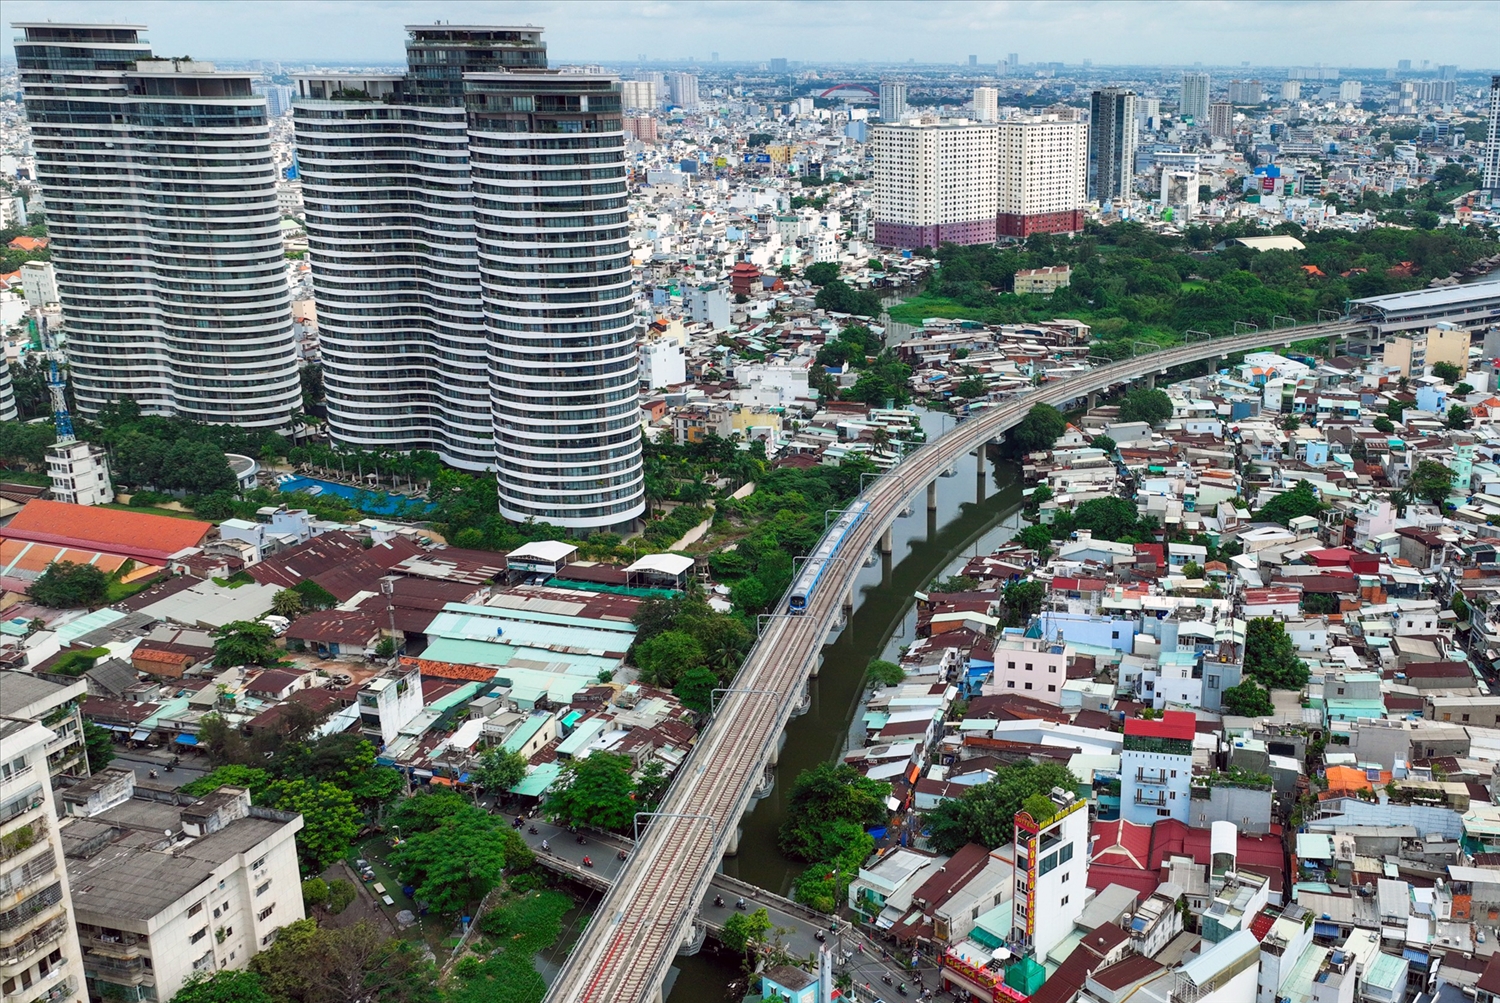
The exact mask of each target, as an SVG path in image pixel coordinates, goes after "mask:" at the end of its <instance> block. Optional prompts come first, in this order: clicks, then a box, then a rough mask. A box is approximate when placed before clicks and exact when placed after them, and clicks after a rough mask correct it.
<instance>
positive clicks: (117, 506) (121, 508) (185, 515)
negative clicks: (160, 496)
mask: <svg viewBox="0 0 1500 1003" xmlns="http://www.w3.org/2000/svg"><path fill="white" fill-rule="evenodd" d="M99 508H112V509H114V510H115V511H117V512H146V513H149V514H150V515H164V516H168V517H169V518H172V519H192V520H194V521H195V522H208V521H209V520H207V519H199V518H198V517H197V516H196V515H194V514H193V513H191V512H178V511H177V510H176V509H170V508H157V507H156V506H154V505H147V506H139V505H137V506H134V507H132V506H130V505H122V504H121V503H120V502H110V503H109V504H108V505H100V506H99Z"/></svg>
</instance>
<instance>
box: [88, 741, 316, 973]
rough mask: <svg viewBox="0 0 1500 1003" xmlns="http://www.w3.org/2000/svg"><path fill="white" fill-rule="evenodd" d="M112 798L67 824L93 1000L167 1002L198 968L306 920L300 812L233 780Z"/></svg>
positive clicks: (265, 942)
mask: <svg viewBox="0 0 1500 1003" xmlns="http://www.w3.org/2000/svg"><path fill="white" fill-rule="evenodd" d="M116 775H118V776H120V777H121V778H122V779H123V780H125V782H126V783H127V785H129V786H130V787H132V788H133V786H134V776H133V775H132V774H129V773H128V772H127V771H124V770H106V771H103V772H102V773H101V774H100V776H99V777H98V778H96V779H98V780H100V781H105V780H107V779H109V778H111V777H112V776H116ZM115 800H116V799H115V798H113V797H111V798H108V799H105V800H104V801H103V804H113V806H112V807H103V804H101V805H100V807H102V808H103V810H101V811H98V812H97V813H95V814H92V815H84V816H81V817H80V816H77V815H75V816H73V817H70V818H69V819H68V820H67V821H65V822H64V823H63V824H62V826H61V827H60V828H61V833H62V842H63V845H64V846H65V847H66V848H67V854H68V862H67V867H68V880H69V882H70V883H71V886H72V892H73V913H74V919H75V921H76V922H77V925H78V943H79V945H80V947H82V949H83V950H84V951H85V952H86V953H85V954H84V955H83V969H84V972H85V975H86V978H87V980H88V985H89V989H90V990H91V993H90V996H91V997H93V998H95V999H99V998H102V999H130V1000H169V999H171V998H172V997H173V996H175V995H176V994H177V992H178V990H180V989H181V988H182V986H183V984H184V983H185V982H187V981H188V979H190V978H192V977H193V976H194V975H197V974H199V973H212V972H216V971H222V970H225V969H241V968H245V967H246V966H248V965H249V964H250V959H251V958H253V957H254V956H255V955H256V954H258V953H259V952H261V951H263V950H265V949H266V948H267V947H269V946H270V945H271V943H272V941H274V940H275V939H276V931H277V930H278V929H280V928H281V927H283V926H286V925H287V924H288V923H294V922H296V921H297V920H300V919H302V918H303V916H304V913H303V909H302V881H301V875H300V874H299V872H298V868H297V845H296V840H295V836H296V833H297V832H298V831H299V830H301V828H302V816H301V815H296V814H291V813H288V812H281V811H272V810H271V809H269V808H259V807H252V806H251V804H250V792H249V791H246V790H241V789H239V788H235V787H221V788H220V789H219V790H217V791H215V792H214V793H212V794H208V795H205V796H204V797H202V798H200V799H198V800H196V801H192V800H189V801H188V803H187V804H175V803H172V802H170V801H158V800H156V799H154V798H127V799H125V800H124V801H123V802H120V803H115ZM71 806H73V805H72V802H71V800H70V807H71Z"/></svg>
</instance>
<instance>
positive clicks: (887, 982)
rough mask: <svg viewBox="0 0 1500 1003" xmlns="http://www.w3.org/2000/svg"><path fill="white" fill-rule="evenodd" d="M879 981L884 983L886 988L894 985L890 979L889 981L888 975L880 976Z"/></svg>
mask: <svg viewBox="0 0 1500 1003" xmlns="http://www.w3.org/2000/svg"><path fill="white" fill-rule="evenodd" d="M880 981H881V982H884V983H885V984H886V985H888V986H889V985H893V984H894V983H893V981H892V979H891V977H890V976H889V975H882V976H881V977H880Z"/></svg>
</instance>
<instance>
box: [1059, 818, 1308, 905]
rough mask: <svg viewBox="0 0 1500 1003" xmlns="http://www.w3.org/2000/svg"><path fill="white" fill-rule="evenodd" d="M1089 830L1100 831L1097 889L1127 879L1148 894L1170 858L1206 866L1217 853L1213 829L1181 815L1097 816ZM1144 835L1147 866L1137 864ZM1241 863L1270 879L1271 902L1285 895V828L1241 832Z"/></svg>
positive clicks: (1091, 877) (1093, 879)
mask: <svg viewBox="0 0 1500 1003" xmlns="http://www.w3.org/2000/svg"><path fill="white" fill-rule="evenodd" d="M1117 827H1118V828H1117ZM1090 833H1091V834H1092V835H1097V836H1099V839H1098V841H1097V842H1096V843H1095V844H1094V850H1093V855H1092V856H1091V857H1090V858H1089V871H1088V886H1089V887H1090V888H1093V889H1094V890H1096V891H1099V890H1103V889H1104V888H1107V887H1109V886H1110V885H1112V884H1115V885H1124V886H1125V887H1127V888H1130V889H1133V890H1135V891H1137V892H1139V893H1140V895H1141V897H1142V898H1143V899H1144V898H1145V897H1147V896H1149V895H1150V894H1151V893H1152V892H1153V891H1155V890H1156V886H1157V885H1159V884H1161V882H1162V881H1163V880H1164V879H1165V877H1166V874H1165V872H1164V871H1163V866H1164V865H1165V863H1166V862H1167V860H1168V859H1169V858H1171V857H1174V856H1175V857H1191V858H1192V859H1193V861H1194V862H1195V863H1197V864H1198V865H1199V866H1202V867H1207V866H1208V865H1209V864H1210V863H1211V862H1212V859H1213V853H1212V850H1211V848H1210V842H1209V841H1210V837H1211V833H1210V831H1209V830H1208V829H1195V828H1192V827H1191V826H1188V825H1185V824H1184V823H1182V822H1179V821H1177V820H1176V819H1163V820H1162V821H1160V822H1157V823H1156V824H1155V825H1135V824H1133V823H1130V822H1095V823H1094V824H1093V826H1092V828H1091V829H1090ZM1143 839H1144V840H1145V841H1146V842H1147V843H1148V844H1149V850H1147V856H1146V859H1145V862H1144V863H1145V866H1144V867H1138V866H1136V862H1137V861H1139V860H1141V844H1142V840H1143ZM1236 867H1237V868H1238V869H1239V870H1242V871H1251V872H1253V873H1255V874H1260V875H1263V876H1264V877H1266V878H1267V879H1268V881H1269V883H1270V902H1271V904H1272V905H1280V904H1282V903H1283V902H1284V901H1285V900H1284V898H1283V893H1284V891H1285V889H1286V855H1285V851H1284V849H1283V847H1282V845H1281V834H1280V832H1278V831H1276V830H1275V829H1273V830H1272V832H1271V834H1270V835H1267V836H1247V835H1245V834H1244V833H1240V836H1239V841H1238V852H1237V854H1236Z"/></svg>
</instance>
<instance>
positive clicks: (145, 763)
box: [109, 745, 208, 787]
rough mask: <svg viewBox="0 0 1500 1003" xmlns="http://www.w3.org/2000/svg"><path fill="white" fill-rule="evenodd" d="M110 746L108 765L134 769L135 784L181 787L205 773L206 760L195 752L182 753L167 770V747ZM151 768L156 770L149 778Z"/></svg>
mask: <svg viewBox="0 0 1500 1003" xmlns="http://www.w3.org/2000/svg"><path fill="white" fill-rule="evenodd" d="M114 749H115V758H114V759H112V760H110V762H109V765H110V766H111V767H113V768H115V769H128V770H134V771H135V780H136V783H138V784H143V785H144V784H150V785H152V786H154V787H181V786H182V785H183V784H189V783H192V782H193V781H194V780H197V779H198V778H199V777H202V776H204V775H206V774H207V773H208V766H207V763H206V762H205V761H204V760H203V759H202V758H201V757H199V756H196V755H192V754H189V755H185V756H182V757H181V761H180V762H178V764H177V766H176V768H175V769H173V770H172V772H171V773H168V772H167V771H166V767H167V764H168V763H170V762H171V761H172V756H173V755H174V753H172V752H170V751H169V750H167V749H155V750H149V749H127V748H125V747H124V746H121V745H116V746H115V747H114ZM152 770H155V771H156V779H155V780H152V779H151V771H152Z"/></svg>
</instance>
